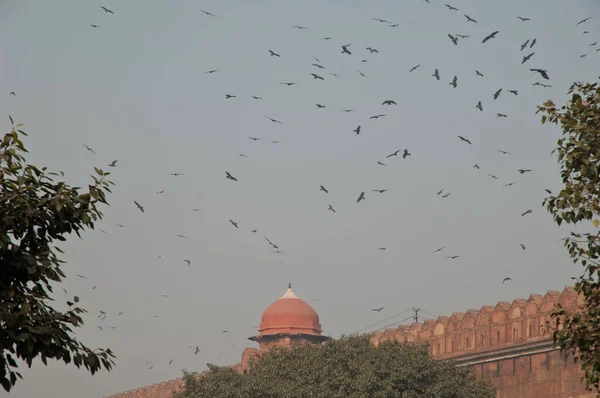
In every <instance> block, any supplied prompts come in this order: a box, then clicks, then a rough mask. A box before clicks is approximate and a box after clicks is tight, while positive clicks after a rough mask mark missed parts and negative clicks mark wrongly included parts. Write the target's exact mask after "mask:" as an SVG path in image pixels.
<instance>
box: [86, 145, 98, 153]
mask: <svg viewBox="0 0 600 398" xmlns="http://www.w3.org/2000/svg"><path fill="white" fill-rule="evenodd" d="M83 146H84V147H85V149H87V150H88V151H90V152H91V153H93V154H94V155H96V152H94V150H93V149H92V148H90V147H89V146H87V145H85V144H83Z"/></svg>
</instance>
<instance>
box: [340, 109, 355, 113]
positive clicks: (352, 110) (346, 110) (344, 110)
mask: <svg viewBox="0 0 600 398" xmlns="http://www.w3.org/2000/svg"><path fill="white" fill-rule="evenodd" d="M342 112H346V113H348V112H354V109H342Z"/></svg>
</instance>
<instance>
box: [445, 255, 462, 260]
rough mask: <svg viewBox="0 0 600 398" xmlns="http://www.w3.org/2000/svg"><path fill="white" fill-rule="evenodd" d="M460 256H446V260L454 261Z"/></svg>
mask: <svg viewBox="0 0 600 398" xmlns="http://www.w3.org/2000/svg"><path fill="white" fill-rule="evenodd" d="M459 257H460V256H446V258H449V259H452V260H456V259H457V258H459Z"/></svg>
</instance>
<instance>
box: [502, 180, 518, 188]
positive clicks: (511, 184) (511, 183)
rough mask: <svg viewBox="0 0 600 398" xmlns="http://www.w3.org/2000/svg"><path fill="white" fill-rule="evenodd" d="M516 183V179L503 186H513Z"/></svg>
mask: <svg viewBox="0 0 600 398" xmlns="http://www.w3.org/2000/svg"><path fill="white" fill-rule="evenodd" d="M516 183H517V182H516V181H513V182H509V183H508V184H504V185H502V188H505V187H510V186H513V185H515V184H516Z"/></svg>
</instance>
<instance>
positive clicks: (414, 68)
mask: <svg viewBox="0 0 600 398" xmlns="http://www.w3.org/2000/svg"><path fill="white" fill-rule="evenodd" d="M419 66H421V64H419V65H416V66H413V67H412V69H411V70H409V71H408V72H409V73H410V72H412V71H415V70H417V69H418V68H419Z"/></svg>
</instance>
